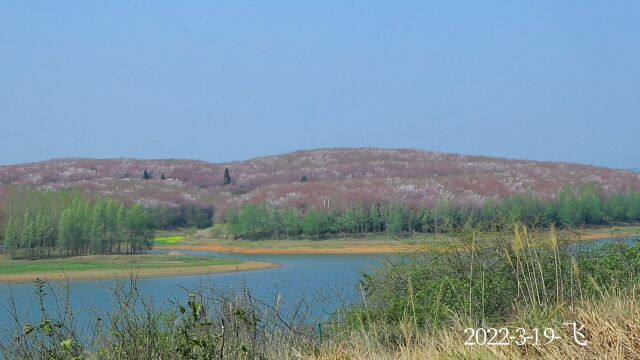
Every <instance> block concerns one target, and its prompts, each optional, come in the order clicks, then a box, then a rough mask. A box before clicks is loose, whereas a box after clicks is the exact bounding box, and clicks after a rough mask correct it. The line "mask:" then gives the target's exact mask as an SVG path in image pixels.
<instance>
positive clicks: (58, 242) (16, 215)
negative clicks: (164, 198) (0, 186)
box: [2, 189, 154, 258]
mask: <svg viewBox="0 0 640 360" xmlns="http://www.w3.org/2000/svg"><path fill="white" fill-rule="evenodd" d="M153 230H154V225H153V221H152V217H151V215H150V213H149V211H148V210H147V209H145V208H143V207H142V206H140V205H137V204H136V205H133V206H127V205H125V204H123V203H121V202H118V201H115V200H113V199H110V198H104V199H95V200H92V199H87V198H85V197H83V196H82V195H81V194H79V193H77V192H72V191H56V192H53V191H37V190H29V189H20V190H17V191H13V192H12V193H11V194H10V196H9V199H8V200H7V202H6V204H5V216H4V231H3V232H2V234H3V242H4V249H5V252H7V253H8V254H10V255H11V256H12V257H13V258H19V257H30V258H47V257H52V256H72V255H73V256H75V255H88V254H137V253H140V252H142V251H143V250H144V249H146V248H149V247H150V246H151V245H152V241H153Z"/></svg>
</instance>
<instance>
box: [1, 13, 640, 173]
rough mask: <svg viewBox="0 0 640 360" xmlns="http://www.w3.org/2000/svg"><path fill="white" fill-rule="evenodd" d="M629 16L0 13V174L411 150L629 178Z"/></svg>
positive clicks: (638, 29)
mask: <svg viewBox="0 0 640 360" xmlns="http://www.w3.org/2000/svg"><path fill="white" fill-rule="evenodd" d="M639 64H640V2H638V1H616V2H610V1H599V2H595V1H529V2H522V1H500V2H498V1H440V2H430V1H416V2H411V1H387V2H377V1H225V2H222V1H220V2H218V1H189V2H176V1H144V2H143V1H100V2H98V1H64V2H60V1H2V2H0V164H16V163H23V162H33V161H40V160H46V159H51V158H60V157H95V158H114V157H132V158H187V159H199V160H205V161H211V162H226V161H232V160H244V159H248V158H253V157H258V156H263V155H271V154H278V153H285V152H289V151H294V150H302V149H312V148H327V147H362V146H366V147H384V148H417V149H425V150H434V151H443V152H454V153H461V154H472V155H487V156H499V157H506V158H520V159H534V160H553V161H567V162H578V163H586V164H594V165H601V166H608V167H615V168H631V167H640V158H638V153H639V152H638V149H640V66H639Z"/></svg>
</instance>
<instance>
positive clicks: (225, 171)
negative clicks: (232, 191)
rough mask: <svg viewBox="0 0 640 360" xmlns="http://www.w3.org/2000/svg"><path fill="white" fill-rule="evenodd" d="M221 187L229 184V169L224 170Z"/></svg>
mask: <svg viewBox="0 0 640 360" xmlns="http://www.w3.org/2000/svg"><path fill="white" fill-rule="evenodd" d="M222 184H223V185H229V184H231V174H229V168H224V182H223V183H222Z"/></svg>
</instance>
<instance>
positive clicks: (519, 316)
mask: <svg viewBox="0 0 640 360" xmlns="http://www.w3.org/2000/svg"><path fill="white" fill-rule="evenodd" d="M461 235H462V236H463V237H465V238H466V239H467V251H465V252H454V253H439V254H432V253H430V254H421V255H418V256H416V257H415V258H413V259H411V260H407V259H401V260H400V261H396V262H390V263H389V264H388V265H387V266H385V267H384V268H382V269H381V270H380V271H379V272H378V273H377V274H373V275H371V276H368V277H365V279H364V285H363V286H364V288H366V289H367V290H368V291H367V292H366V293H365V294H364V295H363V296H366V297H367V302H366V304H367V305H366V306H364V305H362V306H357V307H355V308H352V309H348V310H344V311H343V312H342V313H341V314H340V317H341V319H342V320H343V321H344V323H343V324H344V325H343V326H341V327H338V328H335V329H334V331H333V337H332V338H331V341H327V342H325V343H324V344H323V347H322V348H321V350H320V352H319V354H320V355H319V356H316V357H315V359H427V358H436V359H494V358H498V359H529V358H545V359H602V358H620V359H633V358H640V332H638V330H639V329H640V298H639V293H638V288H637V280H638V276H639V275H640V266H639V265H640V245H636V246H634V247H631V248H628V247H624V246H620V247H619V246H615V245H611V246H605V247H602V248H599V249H591V250H589V251H576V250H573V251H571V247H570V246H569V245H570V244H568V243H567V241H566V240H565V239H560V238H559V236H558V233H557V232H556V231H555V229H553V228H552V229H551V230H550V231H546V232H535V231H531V230H530V229H528V228H526V227H523V226H520V225H516V226H514V228H513V233H512V234H510V235H506V234H491V235H490V236H487V235H486V234H479V233H477V232H473V231H471V232H470V233H467V234H461ZM566 322H577V323H578V324H579V325H584V326H585V329H586V330H585V333H586V340H587V342H588V345H587V346H580V345H578V344H577V343H576V342H575V341H574V340H573V332H572V330H573V329H572V328H571V327H569V326H568V325H566V324H565V323H566ZM478 327H496V328H500V327H508V328H510V329H511V331H512V333H513V332H514V330H515V329H517V328H524V329H527V331H528V332H529V333H531V332H532V331H533V329H536V328H537V329H539V331H540V332H542V331H543V330H544V329H545V328H552V329H554V330H555V331H557V332H558V334H560V336H561V337H562V339H561V340H556V341H553V342H551V343H550V344H544V341H543V342H542V344H540V345H533V344H532V343H531V342H530V343H529V344H528V345H525V346H517V345H515V342H512V345H509V346H492V345H465V341H466V340H467V338H468V335H467V334H465V329H466V328H478Z"/></svg>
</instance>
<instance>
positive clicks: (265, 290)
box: [0, 239, 636, 331]
mask: <svg viewBox="0 0 640 360" xmlns="http://www.w3.org/2000/svg"><path fill="white" fill-rule="evenodd" d="M616 242H621V243H622V244H624V245H629V246H631V245H633V244H635V243H636V240H631V239H625V240H622V241H620V240H615V239H603V240H596V241H590V242H584V243H580V244H575V245H573V246H574V247H573V248H570V249H569V251H570V252H571V251H578V250H588V249H590V248H594V249H596V248H597V247H598V246H600V245H603V244H609V243H616ZM181 253H184V254H192V255H204V256H218V257H231V258H237V259H241V260H255V261H266V262H270V263H275V264H279V265H280V267H279V268H276V269H266V270H257V271H248V272H237V273H224V274H212V275H191V276H176V277H162V278H143V279H138V280H137V287H138V289H139V290H140V291H141V293H142V294H144V296H145V297H147V298H149V299H150V300H151V301H152V303H153V304H154V305H155V306H157V307H159V308H167V307H170V306H173V307H174V308H175V305H172V303H171V301H178V302H180V303H182V304H184V303H186V301H187V295H188V293H189V292H190V290H195V289H198V288H202V287H206V288H209V287H214V288H215V289H217V290H225V291H234V290H240V289H242V288H243V287H247V288H248V289H249V290H251V293H252V294H253V295H254V296H257V297H258V298H261V299H263V300H264V301H266V302H270V303H273V302H274V301H275V300H274V299H276V297H278V296H279V297H280V301H281V302H282V303H283V304H285V306H286V305H287V304H291V305H293V304H297V303H298V301H300V300H301V299H304V301H305V303H307V304H309V305H311V306H312V308H313V313H312V314H311V315H312V316H311V318H310V321H318V322H319V321H323V320H326V319H328V318H329V317H330V316H331V314H333V313H334V311H335V310H336V308H337V307H339V306H341V305H344V304H349V303H353V302H357V301H359V300H360V296H359V294H360V293H359V291H358V288H357V284H358V280H359V279H360V278H361V274H362V273H363V272H368V271H371V270H373V269H374V268H375V267H376V266H378V265H380V263H381V261H382V260H383V259H384V258H385V256H383V255H378V256H375V255H242V254H219V253H208V252H195V251H181ZM114 285H115V283H114V281H113V280H79V281H73V282H71V291H72V296H71V303H72V305H73V308H74V309H76V310H78V311H77V313H78V316H77V319H78V321H79V323H83V322H86V320H87V319H88V316H89V315H88V313H87V311H88V310H89V309H92V308H95V309H97V310H99V311H109V310H110V309H113V308H114V301H113V299H112V298H111V296H110V289H112V288H113V286H114ZM49 292H50V291H49ZM12 296H13V298H14V299H15V302H16V304H17V307H18V310H19V312H20V313H21V316H23V318H24V321H37V320H38V319H39V316H38V314H39V304H38V301H37V298H36V296H35V292H34V286H33V283H31V282H27V283H19V284H6V283H0V305H1V306H7V305H8V304H9V301H10V299H11V297H12ZM51 300H52V299H51V298H49V302H48V308H53V302H52V301H51ZM0 313H2V314H3V315H2V316H0V331H1V330H3V329H7V327H8V326H9V324H10V319H9V318H8V317H7V316H5V314H6V313H5V311H4V309H0Z"/></svg>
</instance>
